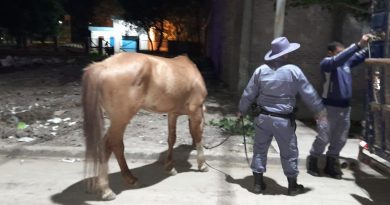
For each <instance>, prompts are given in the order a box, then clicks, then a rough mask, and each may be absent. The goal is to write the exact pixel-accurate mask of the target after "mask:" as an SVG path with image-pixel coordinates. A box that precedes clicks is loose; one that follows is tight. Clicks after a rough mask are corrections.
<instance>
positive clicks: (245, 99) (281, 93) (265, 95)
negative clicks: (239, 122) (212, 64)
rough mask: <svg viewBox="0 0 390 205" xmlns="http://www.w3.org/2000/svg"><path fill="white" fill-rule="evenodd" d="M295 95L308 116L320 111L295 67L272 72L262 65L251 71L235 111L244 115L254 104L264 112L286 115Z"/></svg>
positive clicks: (319, 103)
mask: <svg viewBox="0 0 390 205" xmlns="http://www.w3.org/2000/svg"><path fill="white" fill-rule="evenodd" d="M298 93H299V95H300V96H301V98H302V100H303V102H304V103H305V104H306V105H307V106H308V107H309V109H310V110H311V111H312V112H314V113H318V112H320V111H321V110H322V109H324V106H323V104H322V99H321V98H320V97H319V96H318V94H317V92H316V90H315V89H314V88H313V86H312V85H311V84H310V83H309V81H308V80H307V79H306V77H305V75H304V74H303V72H302V71H301V69H300V68H299V67H297V66H295V65H292V64H285V65H281V66H280V67H277V68H275V69H272V68H270V67H269V66H268V65H266V64H264V65H261V66H260V67H258V68H257V69H256V70H255V72H254V73H253V75H252V77H251V79H250V81H249V83H248V85H247V86H246V88H245V90H244V92H243V94H242V96H241V99H240V103H239V111H240V112H241V113H242V114H246V113H247V111H248V109H249V107H250V106H251V104H252V103H254V102H256V104H257V105H259V106H261V107H262V109H265V110H267V111H270V112H275V113H281V114H288V113H291V112H293V109H294V107H295V106H296V96H297V94H298Z"/></svg>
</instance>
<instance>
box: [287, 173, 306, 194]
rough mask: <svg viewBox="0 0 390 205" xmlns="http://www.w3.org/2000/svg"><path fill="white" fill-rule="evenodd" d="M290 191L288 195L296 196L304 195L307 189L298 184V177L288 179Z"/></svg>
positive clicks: (288, 190)
mask: <svg viewBox="0 0 390 205" xmlns="http://www.w3.org/2000/svg"><path fill="white" fill-rule="evenodd" d="M287 181H288V189H287V194H288V195H290V196H295V195H297V194H302V193H303V192H304V191H305V187H304V186H303V185H301V184H297V177H287Z"/></svg>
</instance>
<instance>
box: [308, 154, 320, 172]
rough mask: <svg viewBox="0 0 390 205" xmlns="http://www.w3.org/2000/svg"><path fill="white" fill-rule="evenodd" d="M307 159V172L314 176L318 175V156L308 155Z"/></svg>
mask: <svg viewBox="0 0 390 205" xmlns="http://www.w3.org/2000/svg"><path fill="white" fill-rule="evenodd" d="M307 159H308V161H309V163H308V167H307V173H309V174H311V175H313V176H316V177H318V176H320V172H319V170H318V157H315V156H312V155H310V156H309V157H308V158H307Z"/></svg>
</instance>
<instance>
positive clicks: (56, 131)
mask: <svg viewBox="0 0 390 205" xmlns="http://www.w3.org/2000/svg"><path fill="white" fill-rule="evenodd" d="M87 64H88V62H87V61H85V60H60V61H57V63H54V64H53V63H52V64H39V65H35V64H33V65H25V66H21V67H10V68H1V67H0V96H1V98H0V145H16V144H21V145H26V146H34V145H48V146H75V147H80V146H83V145H84V138H83V135H82V110H81V104H80V100H81V95H80V94H81V90H80V84H81V75H82V69H83V68H84V67H85V66H86V65H87ZM212 84H213V83H212ZM208 91H209V96H208V98H207V102H206V107H207V110H208V111H207V113H206V115H205V119H206V123H207V122H209V121H210V120H213V119H221V118H223V117H224V116H226V115H230V116H231V115H233V114H234V113H235V109H236V107H235V106H236V105H235V103H234V102H233V101H232V98H231V96H229V94H228V93H227V92H226V91H223V90H221V89H219V88H216V86H215V85H214V86H211V87H209V88H208ZM107 125H109V120H108V119H106V126H107ZM167 135H168V128H167V116H166V114H155V113H150V112H146V111H140V112H139V113H138V114H137V115H136V116H135V117H134V118H133V120H132V122H131V123H130V124H129V125H128V128H127V129H126V133H125V137H126V138H129V137H131V138H133V139H134V140H135V141H137V142H144V143H152V144H166V143H167V142H166V141H167ZM226 137H228V135H227V134H226V133H224V132H222V130H221V129H220V128H218V127H213V126H209V125H206V126H205V129H204V142H205V145H206V146H213V145H216V144H218V143H219V142H221V141H222V140H223V139H225V138H226ZM241 140H242V138H241V137H240V138H237V140H229V142H228V143H240V141H241ZM191 143H192V139H191V137H190V135H189V131H188V121H187V117H186V116H181V117H179V120H178V128H177V144H191Z"/></svg>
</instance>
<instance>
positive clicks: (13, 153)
mask: <svg viewBox="0 0 390 205" xmlns="http://www.w3.org/2000/svg"><path fill="white" fill-rule="evenodd" d="M190 147H191V146H190V145H179V147H176V148H175V150H174V152H173V158H174V160H175V161H185V160H189V159H190V160H196V150H194V149H191V148H190ZM84 151H85V148H84V147H60V146H26V145H24V146H23V145H12V146H9V145H3V146H1V149H0V155H3V156H7V157H11V158H14V157H32V158H34V157H54V158H81V159H83V158H84V157H85V155H84ZM166 151H167V148H164V149H162V150H160V152H156V150H154V151H150V150H147V149H142V150H134V149H132V151H125V157H126V159H127V160H161V159H165V156H166ZM204 153H205V156H206V160H207V161H220V162H228V163H239V164H240V163H242V164H246V165H247V164H248V162H247V159H246V157H245V153H244V151H243V152H229V151H223V150H215V151H214V150H209V149H205V150H204ZM248 157H249V162H250V160H251V158H252V153H251V151H248ZM306 157H307V156H301V157H299V160H298V163H299V165H301V166H302V165H305V163H306ZM267 164H280V156H279V154H278V153H271V152H269V153H268V159H267Z"/></svg>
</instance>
